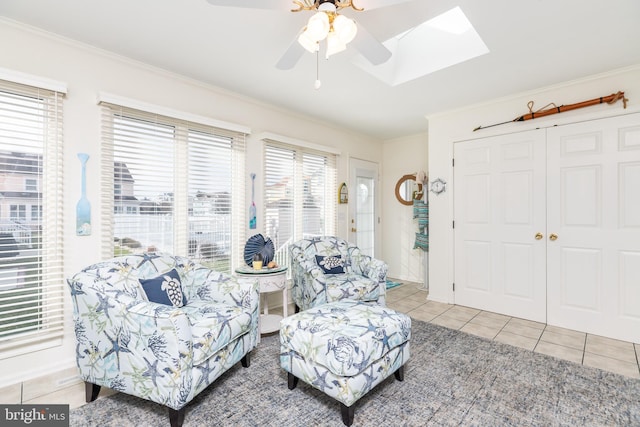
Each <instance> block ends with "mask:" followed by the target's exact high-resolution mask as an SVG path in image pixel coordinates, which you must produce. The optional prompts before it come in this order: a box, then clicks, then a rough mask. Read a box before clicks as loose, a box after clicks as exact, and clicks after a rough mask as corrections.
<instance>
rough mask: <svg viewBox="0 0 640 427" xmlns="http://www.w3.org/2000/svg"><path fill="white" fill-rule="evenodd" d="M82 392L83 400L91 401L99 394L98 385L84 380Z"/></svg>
mask: <svg viewBox="0 0 640 427" xmlns="http://www.w3.org/2000/svg"><path fill="white" fill-rule="evenodd" d="M84 394H85V400H86V401H87V403H89V402H93V401H94V400H96V399H97V398H98V395H99V394H100V386H99V385H96V384H93V383H90V382H87V381H85V382H84Z"/></svg>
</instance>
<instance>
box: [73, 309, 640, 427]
mask: <svg viewBox="0 0 640 427" xmlns="http://www.w3.org/2000/svg"><path fill="white" fill-rule="evenodd" d="M412 323H413V324H412V334H413V336H412V339H411V359H410V360H409V362H407V364H406V365H405V374H404V381H403V382H399V381H396V380H395V378H394V376H393V375H391V376H390V377H389V378H387V379H386V380H385V381H384V382H382V383H381V384H380V385H378V386H377V387H376V388H374V389H373V390H372V391H371V392H369V393H368V394H367V395H366V396H364V397H363V398H361V399H360V400H359V401H358V402H356V404H355V405H356V406H355V418H354V423H353V426H354V427H358V426H376V427H379V426H576V425H580V426H639V425H640V380H636V379H632V378H628V377H624V376H621V375H617V374H614V373H610V372H605V371H601V370H598V369H594V368H589V367H585V366H582V365H578V364H574V363H571V362H568V361H564V360H559V359H555V358H552V357H550V356H546V355H542V354H538V353H533V352H531V351H527V350H523V349H519V348H516V347H511V346H508V345H505V344H501V343H498V342H494V341H488V340H485V339H483V338H480V337H476V336H473V335H469V334H466V333H464V332H460V331H456V330H453V329H447V328H443V327H440V326H437V325H433V324H430V323H426V322H420V321H417V320H413V321H412ZM278 351H279V341H278V336H277V334H272V335H270V336H266V337H264V336H263V337H262V342H261V343H260V344H259V345H258V348H257V349H255V350H254V351H253V352H252V353H251V366H250V367H249V368H242V367H241V366H240V364H238V365H236V366H234V367H233V368H231V369H230V370H229V371H227V372H226V373H225V374H223V375H222V376H221V377H220V378H219V379H218V380H217V381H216V382H214V383H213V384H212V385H211V386H209V388H208V389H207V390H205V391H204V392H202V393H201V394H200V395H199V396H197V397H196V398H195V399H194V400H193V401H191V403H190V404H189V405H188V406H187V411H186V416H185V422H184V426H185V427H188V426H198V427H201V426H305V427H306V426H343V424H342V418H341V415H340V407H339V404H338V403H337V402H336V401H334V400H332V399H330V398H328V397H327V396H326V395H325V394H324V393H322V392H320V391H318V390H316V389H313V388H311V387H310V386H308V385H306V384H304V383H303V382H302V381H300V382H299V384H298V387H297V388H296V389H294V390H289V389H288V388H287V376H286V373H285V372H284V371H282V370H281V369H280V364H279V359H278ZM70 415H71V417H70V425H71V426H114V427H124V426H136V427H137V426H154V427H155V426H160V425H169V421H168V415H167V409H166V408H164V407H162V406H160V405H158V404H155V403H152V402H148V401H145V400H141V399H138V398H136V397H132V396H127V395H124V394H115V395H112V396H108V397H101V398H99V399H98V400H97V401H95V402H93V403H90V404H87V405H84V406H82V407H81V408H78V409H74V410H72V411H71V414H70Z"/></svg>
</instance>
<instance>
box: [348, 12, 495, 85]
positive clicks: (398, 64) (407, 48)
mask: <svg viewBox="0 0 640 427" xmlns="http://www.w3.org/2000/svg"><path fill="white" fill-rule="evenodd" d="M383 44H384V45H385V46H386V47H387V49H389V50H390V51H391V53H392V56H391V59H389V60H388V61H387V62H385V63H384V64H381V65H377V66H375V65H372V64H371V63H370V62H368V61H367V60H366V59H365V58H364V57H362V56H358V57H356V58H355V59H354V62H355V63H356V64H357V65H358V66H359V67H361V68H362V69H363V70H365V71H367V72H368V73H370V74H372V75H374V76H375V77H377V78H379V79H380V80H382V81H383V82H385V83H387V84H388V85H391V86H397V85H399V84H402V83H406V82H408V81H411V80H414V79H417V78H419V77H422V76H426V75H427V74H431V73H433V72H435V71H438V70H442V69H443V68H447V67H451V66H452V65H456V64H459V63H461V62H464V61H467V60H469V59H472V58H475V57H477V56H480V55H484V54H486V53H488V52H489V49H488V48H487V46H486V45H485V44H484V42H483V41H482V39H481V38H480V36H479V35H478V33H477V32H476V30H475V29H474V28H473V25H471V22H469V20H468V19H467V17H466V16H465V14H464V12H462V9H460V7H455V8H453V9H451V10H449V11H447V12H445V13H443V14H441V15H438V16H436V17H434V18H432V19H430V20H428V21H426V22H423V23H422V24H420V25H418V26H417V27H414V28H411V29H410V30H407V31H405V32H403V33H401V34H398V35H397V36H395V37H393V38H391V39H389V40H387V41H385V42H384V43H383Z"/></svg>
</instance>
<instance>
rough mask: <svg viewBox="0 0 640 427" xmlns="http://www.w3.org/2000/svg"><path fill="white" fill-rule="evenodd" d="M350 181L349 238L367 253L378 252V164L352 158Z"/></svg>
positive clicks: (374, 253) (372, 254) (374, 254)
mask: <svg viewBox="0 0 640 427" xmlns="http://www.w3.org/2000/svg"><path fill="white" fill-rule="evenodd" d="M350 171H351V172H350V175H351V176H350V179H349V182H350V185H349V206H350V208H349V209H350V215H349V241H351V242H353V243H355V244H356V245H357V246H358V247H359V248H360V250H361V251H362V252H363V253H364V254H367V255H370V256H374V257H375V256H376V250H377V248H378V245H377V244H376V241H377V238H378V236H377V235H378V227H377V223H378V216H377V212H378V206H377V200H378V197H377V183H378V164H377V163H373V162H368V161H365V160H359V159H351V161H350Z"/></svg>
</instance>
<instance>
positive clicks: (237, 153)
mask: <svg viewBox="0 0 640 427" xmlns="http://www.w3.org/2000/svg"><path fill="white" fill-rule="evenodd" d="M99 99H100V101H99V103H100V105H101V106H102V111H103V119H102V120H103V129H105V131H103V135H102V141H103V145H102V147H103V151H102V157H103V162H102V182H103V185H102V187H103V189H104V190H105V191H103V194H102V203H103V205H105V206H109V207H108V208H107V209H104V211H103V212H104V216H103V223H105V224H107V227H105V230H104V232H103V243H102V254H103V257H104V258H108V257H113V255H114V253H113V244H112V243H113V236H114V224H113V218H114V215H115V214H114V212H115V209H118V206H117V205H116V204H115V202H114V198H115V196H117V194H116V192H117V189H116V188H115V186H114V167H115V165H116V163H117V162H118V160H116V159H115V158H114V151H113V149H114V147H113V144H114V142H113V138H112V137H111V135H109V133H110V132H109V129H113V126H114V125H113V120H114V117H116V115H118V114H120V115H124V116H126V115H133V117H135V118H144V117H149V118H150V119H151V118H152V119H153V120H154V123H158V124H160V125H161V126H165V125H169V126H176V128H175V130H174V132H175V134H174V138H176V139H175V140H174V144H175V152H174V157H173V160H174V161H175V164H176V166H175V168H176V171H175V173H174V174H173V176H174V179H175V184H174V186H173V192H174V194H171V195H170V196H168V197H170V198H171V204H172V211H171V214H172V223H173V249H172V253H173V254H175V255H181V256H186V257H192V258H193V256H192V255H193V254H191V253H190V237H189V236H190V231H189V229H190V225H189V224H190V221H191V217H192V216H193V213H192V212H193V209H192V208H191V206H190V204H191V203H190V201H189V199H190V197H191V195H190V193H189V175H190V174H189V172H188V171H189V151H190V150H191V149H192V148H193V147H194V146H195V145H196V144H195V142H194V141H193V135H194V134H195V133H197V132H205V133H208V135H209V136H210V137H211V138H214V139H215V138H227V139H229V141H230V148H229V150H230V154H229V155H230V156H231V165H230V167H231V168H232V170H233V173H232V176H231V177H230V179H231V193H232V198H231V206H230V209H231V210H232V211H231V213H230V215H229V216H230V219H229V224H230V225H229V228H230V241H229V242H228V243H229V245H230V253H229V261H228V266H225V267H224V268H225V269H224V270H221V271H223V272H226V273H231V272H232V271H233V268H234V266H236V265H238V263H239V262H240V260H241V259H242V250H243V247H244V241H245V228H244V221H242V218H244V211H243V209H245V207H244V197H245V185H246V183H245V179H244V175H245V173H244V168H245V149H246V148H245V139H246V136H247V134H248V131H249V130H248V128H245V127H241V126H238V125H229V126H227V127H230V128H232V129H228V128H220V127H216V126H213V124H218V125H220V124H224V122H219V121H215V120H212V119H209V118H205V117H201V116H195V115H191V114H187V113H183V112H177V111H175V110H168V109H166V108H164V107H159V106H155V105H151V104H144V103H141V102H137V101H132V100H128V99H126V98H121V97H115V96H113V95H104V94H103V95H101V96H100V97H99ZM190 141H191V142H190ZM178 171H180V172H178ZM194 173H195V172H194ZM109 181H110V182H111V185H110V186H109V185H108V182H109ZM123 192H124V188H123V187H121V188H120V193H121V194H122V193H123ZM120 208H122V209H123V212H127V210H129V208H130V207H126V208H123V207H122V206H120ZM141 211H142V209H137V213H138V214H139V213H140V212H141ZM196 260H198V261H203V260H202V259H196ZM211 266H213V267H215V265H211Z"/></svg>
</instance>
